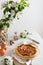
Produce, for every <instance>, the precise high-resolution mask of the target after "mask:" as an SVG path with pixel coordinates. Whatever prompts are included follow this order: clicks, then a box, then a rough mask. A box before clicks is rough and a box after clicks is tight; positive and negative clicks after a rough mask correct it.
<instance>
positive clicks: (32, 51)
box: [15, 43, 39, 58]
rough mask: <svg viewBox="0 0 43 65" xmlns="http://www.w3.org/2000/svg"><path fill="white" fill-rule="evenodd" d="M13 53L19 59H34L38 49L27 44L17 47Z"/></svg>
mask: <svg viewBox="0 0 43 65" xmlns="http://www.w3.org/2000/svg"><path fill="white" fill-rule="evenodd" d="M15 52H16V54H18V56H20V57H21V58H34V57H36V56H37V55H38V53H39V49H38V47H37V46H36V45H34V44H32V43H29V44H21V45H19V46H17V47H16V49H15Z"/></svg>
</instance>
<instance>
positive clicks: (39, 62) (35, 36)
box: [0, 31, 43, 65]
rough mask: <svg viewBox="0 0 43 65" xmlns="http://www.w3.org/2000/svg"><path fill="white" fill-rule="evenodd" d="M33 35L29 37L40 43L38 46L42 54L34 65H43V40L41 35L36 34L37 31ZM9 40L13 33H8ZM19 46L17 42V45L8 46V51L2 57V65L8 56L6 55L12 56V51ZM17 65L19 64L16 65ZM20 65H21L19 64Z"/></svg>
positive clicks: (35, 60)
mask: <svg viewBox="0 0 43 65" xmlns="http://www.w3.org/2000/svg"><path fill="white" fill-rule="evenodd" d="M30 32H31V33H32V35H29V37H31V38H32V39H35V40H36V41H38V42H40V44H39V45H38V44H37V45H38V47H39V50H40V54H39V55H38V56H37V57H36V58H35V59H34V60H33V65H43V39H42V38H41V37H40V35H39V34H38V33H37V32H35V31H30ZM8 36H9V37H8V40H9V39H12V37H13V36H12V33H10V32H8ZM16 44H17V42H15V44H13V45H12V46H9V45H8V49H7V51H6V54H5V55H4V56H2V57H0V65H2V64H1V60H2V59H3V58H4V57H5V56H6V55H10V54H11V50H12V49H13V48H14V46H15V45H16ZM16 65H17V64H16ZM18 65H20V64H18Z"/></svg>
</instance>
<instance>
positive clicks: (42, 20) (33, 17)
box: [0, 0, 43, 37]
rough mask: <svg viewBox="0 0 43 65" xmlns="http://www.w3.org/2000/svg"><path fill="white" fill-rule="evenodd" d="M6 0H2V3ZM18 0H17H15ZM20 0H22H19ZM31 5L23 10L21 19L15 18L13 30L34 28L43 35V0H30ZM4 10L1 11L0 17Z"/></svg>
mask: <svg viewBox="0 0 43 65" xmlns="http://www.w3.org/2000/svg"><path fill="white" fill-rule="evenodd" d="M4 1H6V0H0V5H1V4H2V2H4ZM15 1H16V0H15ZM17 1H20V0H17ZM29 2H30V7H29V8H26V9H25V10H24V11H23V14H22V16H20V19H19V21H17V20H14V25H11V28H12V30H14V29H16V30H20V29H21V28H23V29H29V28H31V29H34V30H36V31H37V32H38V33H39V34H40V35H41V36H42V37H43V0H29ZM1 15H2V12H1V11H0V17H1Z"/></svg>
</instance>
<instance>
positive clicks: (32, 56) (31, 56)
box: [15, 43, 39, 58]
mask: <svg viewBox="0 0 43 65" xmlns="http://www.w3.org/2000/svg"><path fill="white" fill-rule="evenodd" d="M25 45H31V46H33V47H34V48H35V50H36V53H35V54H33V55H30V56H26V55H25V56H23V55H22V54H20V53H19V52H18V47H19V46H18V47H17V48H16V49H15V52H16V54H18V55H19V56H20V57H21V58H34V57H36V56H37V55H38V53H39V49H38V47H37V46H36V45H34V44H32V43H29V44H25Z"/></svg>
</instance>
